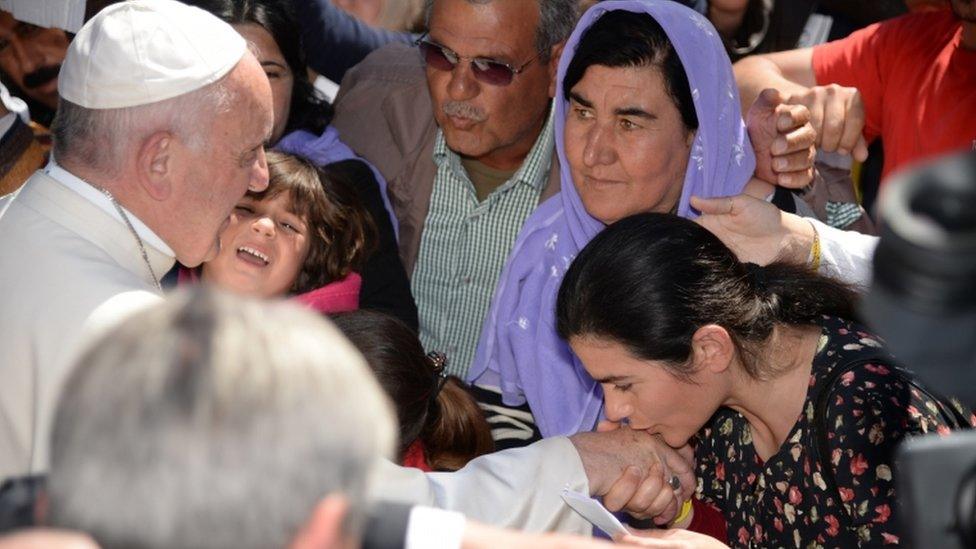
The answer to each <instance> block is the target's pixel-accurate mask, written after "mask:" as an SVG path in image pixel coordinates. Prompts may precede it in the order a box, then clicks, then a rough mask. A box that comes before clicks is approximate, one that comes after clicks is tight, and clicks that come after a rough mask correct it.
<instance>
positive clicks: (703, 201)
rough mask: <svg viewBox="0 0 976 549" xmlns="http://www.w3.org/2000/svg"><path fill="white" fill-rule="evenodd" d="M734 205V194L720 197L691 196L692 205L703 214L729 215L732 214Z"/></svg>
mask: <svg viewBox="0 0 976 549" xmlns="http://www.w3.org/2000/svg"><path fill="white" fill-rule="evenodd" d="M734 206H735V197H732V196H723V197H720V198H702V197H700V196H692V197H691V207H692V208H695V209H696V210H698V211H699V212H701V213H702V215H729V214H732V212H733V208H734Z"/></svg>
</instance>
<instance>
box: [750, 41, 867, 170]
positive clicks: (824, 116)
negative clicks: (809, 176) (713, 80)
mask: <svg viewBox="0 0 976 549" xmlns="http://www.w3.org/2000/svg"><path fill="white" fill-rule="evenodd" d="M733 70H734V71H735V79H736V82H737V83H738V85H739V96H740V100H741V101H742V104H743V112H746V111H747V110H748V106H749V105H752V102H753V101H755V100H756V98H757V97H759V94H760V93H761V92H762V91H763V90H764V89H766V88H775V89H777V90H779V91H780V93H781V94H782V96H783V100H784V101H785V102H786V103H788V104H792V105H804V106H806V107H807V109H809V111H810V124H811V125H812V126H813V129H814V130H815V131H816V132H817V146H818V147H819V148H821V149H822V150H824V151H827V152H839V153H840V154H852V155H853V156H854V158H855V159H856V160H858V161H861V162H863V161H864V160H865V159H867V157H868V147H867V142H866V141H865V140H864V136H863V134H862V132H863V130H864V124H865V120H866V118H865V113H864V101H863V100H862V99H861V93H860V92H859V91H858V90H857V88H851V87H844V86H839V85H837V84H828V85H825V86H819V85H817V79H816V75H815V74H814V71H813V49H812V48H804V49H799V50H791V51H784V52H778V53H771V54H768V55H756V56H752V57H746V58H745V59H742V60H741V61H739V62H738V63H736V64H735V65H734V67H733Z"/></svg>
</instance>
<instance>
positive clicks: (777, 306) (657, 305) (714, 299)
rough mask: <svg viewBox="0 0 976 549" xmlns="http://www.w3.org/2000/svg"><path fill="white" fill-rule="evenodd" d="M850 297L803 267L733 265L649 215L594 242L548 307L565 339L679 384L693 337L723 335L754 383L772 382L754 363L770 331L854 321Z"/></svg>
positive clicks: (708, 240)
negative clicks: (714, 331) (654, 369)
mask: <svg viewBox="0 0 976 549" xmlns="http://www.w3.org/2000/svg"><path fill="white" fill-rule="evenodd" d="M855 301H856V294H855V293H854V291H853V290H852V289H851V288H850V287H848V286H846V285H844V284H842V283H840V282H837V281H834V280H831V279H829V278H826V277H823V276H820V275H818V274H816V273H815V272H813V271H811V270H810V269H808V268H806V267H805V266H800V265H792V264H787V263H773V264H771V265H769V266H766V267H759V266H757V265H754V264H751V263H748V264H744V263H741V262H740V261H739V260H738V259H737V258H736V257H735V255H734V254H733V253H732V252H731V251H730V250H729V249H728V248H727V247H726V246H725V245H724V244H722V242H721V241H720V240H719V239H718V238H717V237H716V236H714V235H713V234H712V233H710V232H708V230H706V229H704V228H703V227H700V226H699V225H698V224H696V223H695V222H694V221H690V220H688V219H683V218H680V217H677V216H674V215H669V214H657V213H648V214H640V215H635V216H631V217H628V218H625V219H623V220H621V221H618V222H617V223H614V224H613V225H610V226H609V227H608V228H607V229H606V230H604V231H603V232H602V233H600V234H599V235H597V237H596V238H594V239H593V241H591V242H590V243H589V244H588V245H587V246H586V247H585V248H584V249H583V251H582V252H581V253H580V254H579V256H578V257H577V258H576V260H575V261H574V262H573V264H572V265H571V266H570V268H569V271H568V272H567V273H566V277H565V278H564V279H563V283H562V286H561V287H560V288H559V298H558V302H557V306H556V323H557V330H558V331H559V335H560V336H561V337H563V338H564V339H569V338H571V337H579V336H587V335H593V336H597V337H600V338H607V339H610V340H612V341H615V342H617V343H620V344H621V345H623V346H624V347H625V348H626V349H627V350H628V351H629V352H630V353H631V354H632V355H633V356H635V357H637V358H640V359H643V360H655V361H663V362H664V363H665V364H666V365H667V366H666V367H667V368H668V369H669V371H670V372H671V373H672V374H673V375H675V376H676V377H678V378H680V379H687V378H688V377H689V376H690V374H691V372H692V370H691V369H690V368H691V365H690V364H689V362H690V361H689V358H690V356H691V340H692V336H693V335H694V333H695V331H696V330H698V328H700V327H702V326H705V325H707V324H717V325H719V326H721V327H723V328H725V329H726V330H727V331H728V332H729V335H730V336H731V337H732V340H733V341H734V342H735V344H736V347H737V348H738V349H739V351H740V352H741V353H742V356H743V363H744V365H745V369H746V372H747V373H748V374H749V375H750V376H752V377H753V378H755V379H768V378H770V377H773V376H775V375H777V374H778V373H779V371H778V370H777V369H776V368H775V367H774V366H771V365H766V364H761V363H760V361H758V360H756V359H755V357H757V356H759V353H758V351H759V348H760V347H761V345H762V344H763V343H764V342H765V341H767V340H768V338H769V337H770V335H771V334H772V332H773V328H774V327H775V326H776V325H783V324H786V325H813V324H816V323H817V322H818V320H819V319H820V318H821V317H822V316H823V315H834V316H839V317H844V318H848V319H853V318H854V316H853V306H854V302H855Z"/></svg>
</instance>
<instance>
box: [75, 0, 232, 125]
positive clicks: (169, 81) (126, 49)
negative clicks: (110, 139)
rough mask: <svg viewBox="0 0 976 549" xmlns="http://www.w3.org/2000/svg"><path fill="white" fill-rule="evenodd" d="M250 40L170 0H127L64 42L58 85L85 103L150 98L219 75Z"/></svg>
mask: <svg viewBox="0 0 976 549" xmlns="http://www.w3.org/2000/svg"><path fill="white" fill-rule="evenodd" d="M246 50H247V44H246V43H245V41H244V39H243V38H242V37H241V35H240V34H238V33H237V31H235V30H234V28H233V27H231V26H230V25H228V24H227V23H225V22H223V21H221V20H220V19H218V18H216V17H214V16H213V15H211V14H210V13H208V12H206V11H204V10H202V9H199V8H195V7H190V6H187V5H185V4H182V3H180V2H177V1H175V0H128V1H126V2H121V3H118V4H113V5H111V6H109V7H107V8H105V9H104V10H102V11H101V12H99V13H98V15H96V16H95V17H93V18H92V19H91V20H90V21H89V22H88V23H86V24H85V26H83V27H82V28H81V30H80V31H79V32H78V34H77V36H75V39H74V40H73V41H72V42H71V47H70V48H68V54H67V56H66V57H65V60H64V64H63V65H62V66H61V73H60V75H59V76H58V93H59V94H60V95H61V97H63V98H64V99H66V100H68V101H71V102H72V103H75V104H77V105H80V106H82V107H85V108H89V109H121V108H125V107H135V106H138V105H148V104H150V103H156V102H159V101H163V100H164V99H170V98H173V97H176V96H179V95H183V94H184V93H189V92H192V91H194V90H198V89H200V88H202V87H204V86H206V85H208V84H212V83H214V82H216V81H217V80H220V79H221V78H222V77H223V76H224V75H226V74H227V73H228V72H230V70H231V69H233V68H234V66H235V65H237V63H238V62H239V61H240V60H241V57H243V56H244V52H245V51H246Z"/></svg>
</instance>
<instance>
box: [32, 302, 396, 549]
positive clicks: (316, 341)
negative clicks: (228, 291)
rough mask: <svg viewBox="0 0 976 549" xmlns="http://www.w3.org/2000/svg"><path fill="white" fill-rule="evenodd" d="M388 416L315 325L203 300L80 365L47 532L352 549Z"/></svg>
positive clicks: (118, 338) (187, 543) (124, 334)
mask: <svg viewBox="0 0 976 549" xmlns="http://www.w3.org/2000/svg"><path fill="white" fill-rule="evenodd" d="M393 417H394V416H393V413H392V409H391V407H390V405H389V403H388V401H387V400H386V398H385V397H384V396H383V394H382V391H381V390H380V388H379V386H378V385H377V383H376V381H375V380H374V378H373V376H372V375H371V373H370V372H369V370H368V369H367V367H366V364H365V362H364V360H363V358H362V357H361V356H360V355H359V353H358V352H357V351H356V350H355V349H354V348H353V347H352V345H351V344H350V343H349V342H348V341H346V339H345V338H344V337H342V336H341V335H340V334H339V332H338V331H337V330H336V329H335V328H334V327H333V326H331V325H330V324H329V323H328V322H327V321H326V320H324V319H322V318H321V317H319V316H318V315H316V314H314V313H311V312H307V311H303V310H299V309H297V308H295V307H294V306H289V305H286V304H280V303H266V302H265V303H260V302H257V301H251V300H249V299H246V298H241V297H238V296H233V297H232V296H228V295H224V294H219V293H214V292H211V291H206V290H203V289H194V290H191V291H188V292H183V293H177V294H175V295H174V296H172V297H171V298H170V299H169V300H168V301H167V302H166V303H164V304H163V305H161V306H159V307H156V308H153V309H150V310H147V311H145V312H143V313H141V314H139V315H136V316H134V317H133V318H132V319H131V320H129V321H128V322H126V323H124V324H123V325H120V326H119V327H117V328H116V329H115V330H113V331H111V333H109V334H106V336H105V337H104V338H102V339H101V340H100V341H97V342H95V343H94V344H93V345H92V346H91V347H90V348H89V350H88V351H87V352H86V353H85V354H84V355H83V357H82V359H81V361H80V362H79V364H78V365H77V367H76V369H75V371H74V372H73V374H72V376H71V378H70V380H69V382H68V383H67V384H66V389H65V391H64V393H63V395H62V399H61V402H60V406H59V408H58V413H57V417H56V421H55V426H54V435H53V440H52V463H51V475H50V485H49V488H50V500H51V501H50V518H51V521H50V522H51V524H52V525H57V526H59V527H65V528H70V529H74V530H79V531H83V532H87V533H89V534H90V535H91V536H92V537H93V538H94V539H95V540H96V541H97V542H98V544H99V545H100V546H101V547H103V549H111V548H115V547H139V548H157V547H158V548H163V547H197V548H224V547H226V548H230V547H235V548H246V547H254V548H267V547H286V546H292V547H302V546H309V547H355V546H356V545H357V540H358V538H359V533H360V531H361V528H362V522H363V513H364V510H363V508H364V502H363V499H364V494H365V490H366V486H367V482H368V481H369V478H370V474H371V470H372V467H373V464H374V463H375V461H376V459H377V458H378V457H380V456H383V457H389V456H390V455H391V454H392V451H393V447H394V442H395V429H396V426H395V421H394V419H393Z"/></svg>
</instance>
